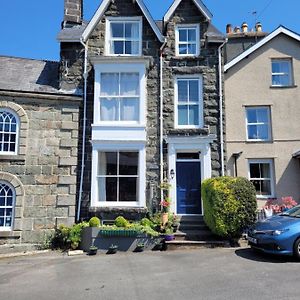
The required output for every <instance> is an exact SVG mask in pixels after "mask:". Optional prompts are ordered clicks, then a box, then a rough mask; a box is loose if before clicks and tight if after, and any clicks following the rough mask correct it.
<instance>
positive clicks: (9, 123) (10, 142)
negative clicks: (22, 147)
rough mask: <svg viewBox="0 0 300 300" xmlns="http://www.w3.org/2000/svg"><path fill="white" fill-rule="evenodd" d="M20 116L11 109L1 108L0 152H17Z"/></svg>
mask: <svg viewBox="0 0 300 300" xmlns="http://www.w3.org/2000/svg"><path fill="white" fill-rule="evenodd" d="M18 137H19V118H18V117H17V116H16V115H15V114H14V113H13V112H12V111H10V110H6V109H1V110H0V154H17V152H18V148H17V146H18Z"/></svg>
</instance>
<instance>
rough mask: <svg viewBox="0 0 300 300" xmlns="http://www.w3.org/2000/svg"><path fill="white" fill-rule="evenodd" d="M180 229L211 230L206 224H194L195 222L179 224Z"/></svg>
mask: <svg viewBox="0 0 300 300" xmlns="http://www.w3.org/2000/svg"><path fill="white" fill-rule="evenodd" d="M179 230H180V231H183V232H185V231H187V230H209V229H208V227H207V226H206V224H194V223H188V224H186V223H180V224H179Z"/></svg>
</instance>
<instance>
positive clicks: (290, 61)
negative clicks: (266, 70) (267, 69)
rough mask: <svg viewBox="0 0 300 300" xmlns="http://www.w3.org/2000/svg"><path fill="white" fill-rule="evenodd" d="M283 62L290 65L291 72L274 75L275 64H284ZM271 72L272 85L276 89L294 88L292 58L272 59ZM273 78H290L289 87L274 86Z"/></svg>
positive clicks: (282, 85)
mask: <svg viewBox="0 0 300 300" xmlns="http://www.w3.org/2000/svg"><path fill="white" fill-rule="evenodd" d="M282 62H286V63H288V66H289V72H288V73H285V72H278V73H276V72H274V73H273V63H282ZM271 72H272V76H271V79H272V81H271V84H272V86H274V87H287V86H293V80H294V77H293V64H292V59H291V58H272V59H271ZM273 76H282V77H284V76H288V77H289V83H288V84H287V85H284V84H273Z"/></svg>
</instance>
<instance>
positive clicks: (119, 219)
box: [115, 216, 129, 227]
mask: <svg viewBox="0 0 300 300" xmlns="http://www.w3.org/2000/svg"><path fill="white" fill-rule="evenodd" d="M115 225H116V226H117V227H127V226H128V225H129V222H128V221H127V220H126V219H125V218H124V217H121V216H119V217H117V218H116V219H115Z"/></svg>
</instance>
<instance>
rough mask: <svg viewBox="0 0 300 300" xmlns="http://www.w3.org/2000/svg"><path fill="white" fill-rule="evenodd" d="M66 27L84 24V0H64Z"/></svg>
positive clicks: (64, 23)
mask: <svg viewBox="0 0 300 300" xmlns="http://www.w3.org/2000/svg"><path fill="white" fill-rule="evenodd" d="M64 1H65V10H64V22H63V26H64V27H71V26H73V25H80V24H82V14H83V0H64Z"/></svg>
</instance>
